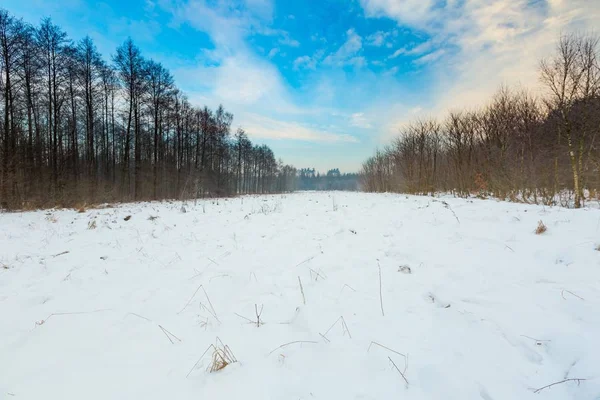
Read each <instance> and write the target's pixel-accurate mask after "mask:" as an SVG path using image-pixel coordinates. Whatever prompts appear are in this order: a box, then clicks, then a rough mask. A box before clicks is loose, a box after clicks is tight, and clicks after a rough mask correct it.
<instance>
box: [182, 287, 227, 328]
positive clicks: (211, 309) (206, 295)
mask: <svg viewBox="0 0 600 400" xmlns="http://www.w3.org/2000/svg"><path fill="white" fill-rule="evenodd" d="M200 289H202V291H203V292H204V296H205V297H206V300H208V304H209V305H210V309H208V308H206V307H204V308H206V310H207V311H208V312H209V313H210V314H211V315H212V316H213V317H214V318H215V319H216V320H217V321H218V322H221V321H220V320H219V317H218V316H217V312H216V311H215V308H214V307H213V305H212V302H211V301H210V298H209V297H208V293H206V290H205V289H204V285H200V286H198V288H197V289H196V291H195V292H194V294H193V295H192V297H190V299H189V300H188V302H187V303H185V306H183V308H182V309H181V310H180V311H179V312H178V313H177V314H181V313H182V312H183V311H184V310H185V309H186V308H187V306H189V305H190V303H191V302H192V300H194V297H196V294H197V293H198V291H199V290H200ZM200 304H201V305H202V306H203V304H202V303H200Z"/></svg>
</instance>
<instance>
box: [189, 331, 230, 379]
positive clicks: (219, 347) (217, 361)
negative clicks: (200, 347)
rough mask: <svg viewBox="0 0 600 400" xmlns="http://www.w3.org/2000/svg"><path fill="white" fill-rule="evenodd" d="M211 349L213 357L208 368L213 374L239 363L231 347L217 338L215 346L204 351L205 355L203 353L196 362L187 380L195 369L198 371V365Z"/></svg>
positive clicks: (212, 345)
mask: <svg viewBox="0 0 600 400" xmlns="http://www.w3.org/2000/svg"><path fill="white" fill-rule="evenodd" d="M211 349H212V351H213V352H212V355H211V362H210V365H209V366H208V368H207V371H208V372H210V373H212V372H217V371H220V370H222V369H224V368H225V367H227V366H228V365H229V364H233V363H236V362H237V358H236V357H235V355H234V354H233V352H232V351H231V349H230V348H229V346H227V345H225V344H223V342H222V341H221V339H220V338H219V337H217V339H216V342H215V344H211V345H210V346H208V347H207V349H206V350H205V351H204V353H202V355H201V356H200V358H198V361H196V364H194V366H193V367H192V369H190V371H189V372H188V374H187V375H186V376H185V377H186V378H187V377H188V376H190V374H191V373H192V372H193V371H194V369H196V367H197V366H198V364H200V361H202V359H203V358H204V356H205V355H206V353H208V351H209V350H211Z"/></svg>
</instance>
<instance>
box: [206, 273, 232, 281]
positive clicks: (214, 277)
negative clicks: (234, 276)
mask: <svg viewBox="0 0 600 400" xmlns="http://www.w3.org/2000/svg"><path fill="white" fill-rule="evenodd" d="M228 276H231V275H229V274H223V275H217V276H213V277H212V278H210V279H209V280H208V282H209V283H210V282H212V280H213V279H216V278H226V277H228Z"/></svg>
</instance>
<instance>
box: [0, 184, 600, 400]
mask: <svg viewBox="0 0 600 400" xmlns="http://www.w3.org/2000/svg"><path fill="white" fill-rule="evenodd" d="M443 201H445V202H447V204H448V207H446V205H445V204H444V203H443ZM184 207H185V210H186V212H185V213H183V212H182V210H181V208H182V204H181V202H173V203H166V202H165V203H143V204H126V205H121V206H118V207H116V208H107V209H96V210H89V211H86V212H85V213H77V212H76V211H71V210H62V211H56V210H55V211H39V212H27V213H5V214H1V215H0V228H1V229H0V230H1V231H0V262H1V263H2V264H1V265H0V398H1V399H5V398H6V399H15V400H22V399H61V400H64V399H103V400H105V399H144V400H151V399H160V400H165V399H195V400H197V399H245V400H258V399H326V400H329V399H392V398H394V399H398V398H402V399H449V398H452V399H484V400H491V399H529V398H531V399H534V398H535V399H539V398H543V399H597V398H598V396H599V395H600V379H599V378H600V252H598V251H596V250H595V247H596V245H597V244H599V243H600V242H597V240H600V238H599V237H598V234H599V232H600V210H594V209H583V210H567V209H563V208H544V207H541V206H530V205H523V204H511V203H506V202H496V201H491V200H488V201H485V200H461V199H454V198H437V199H433V198H428V197H410V196H409V197H407V196H402V195H376V194H361V193H298V194H292V195H275V196H247V197H243V198H235V199H221V200H207V201H198V202H197V203H193V202H188V203H186V204H185V205H184ZM128 215H131V219H130V220H129V221H124V217H126V216H128ZM150 216H155V217H156V218H155V219H154V220H149V217H150ZM455 216H456V217H455ZM539 220H543V221H544V223H545V224H546V225H547V227H548V231H547V232H546V233H544V234H542V235H536V234H534V230H535V228H536V226H537V223H538V221H539ZM92 221H95V226H96V227H95V229H89V228H90V226H93V224H94V222H92ZM67 251H68V253H64V252H67ZM61 253H63V254H61ZM378 262H379V265H380V266H381V288H382V290H381V299H382V303H383V310H384V312H385V316H382V310H381V304H380V292H379V268H378ZM402 267H408V268H402ZM409 269H410V271H409ZM298 277H300V279H301V281H302V285H303V290H304V295H305V298H306V305H304V304H303V298H302V293H301V291H300V288H299V282H298ZM200 286H201V287H200ZM194 293H195V295H194ZM205 293H206V294H205ZM206 295H208V298H207V297H206ZM188 302H189V304H188ZM186 304H187V306H186ZM255 304H256V305H257V307H258V309H259V311H260V309H261V308H262V309H263V312H262V317H261V320H262V321H263V322H264V324H262V325H261V326H260V327H257V325H256V323H254V324H252V323H249V322H248V321H247V320H246V319H244V318H243V317H245V318H247V319H249V320H256V316H255ZM61 313H64V314H61ZM213 313H214V314H215V315H214V316H213V315H212V314H213ZM236 314H239V315H240V316H242V317H240V316H238V315H236ZM340 317H343V319H340ZM336 321H337V322H336ZM334 322H335V325H333V324H334ZM344 323H345V326H347V329H345V327H344ZM159 325H160V326H161V327H162V328H164V329H165V331H164V332H163V330H162V329H161V328H160V327H159ZM332 325H333V327H332V328H331V329H330V330H329V331H328V329H329V328H330V327H331V326H332ZM167 331H168V332H170V333H171V334H172V335H174V336H175V337H170V338H169V336H170V335H169V334H168V332H167ZM327 331H328V332H327ZM321 334H322V335H325V337H323V336H321ZM217 338H220V340H221V341H222V342H223V343H224V344H226V345H227V346H229V348H230V349H231V351H232V352H233V354H234V355H235V357H236V358H237V360H238V362H237V363H233V364H230V365H229V366H227V367H226V368H224V369H222V370H221V371H218V372H214V373H209V372H208V371H207V368H209V365H210V361H211V352H209V353H207V355H206V356H205V357H204V358H203V359H201V360H200V362H199V363H198V365H197V367H196V368H195V369H192V366H194V364H196V362H197V361H198V358H199V357H200V355H202V353H203V352H204V351H205V350H206V349H207V348H208V346H209V345H211V344H215V341H216V340H217ZM178 339H180V341H179V340H178ZM294 341H309V342H316V343H295V344H291V345H288V346H284V347H282V348H279V349H277V350H275V349H276V348H277V347H279V346H280V345H283V344H286V343H289V342H294ZM172 342H173V343H172ZM371 342H376V343H377V344H371ZM379 345H382V346H385V347H388V348H389V349H392V350H394V351H390V350H387V349H386V348H384V347H381V346H379ZM273 350H275V351H273ZM396 352H399V353H403V354H407V355H408V362H407V365H405V360H404V357H402V356H401V355H399V354H397V353H396ZM388 357H389V358H390V359H391V360H393V361H394V363H395V364H396V365H397V367H398V368H399V370H400V371H402V372H404V376H405V377H406V380H407V381H408V385H407V384H406V382H405V381H404V379H403V378H402V376H401V375H400V373H399V372H398V371H397V370H396V369H395V368H394V366H393V365H392V363H391V362H390V359H389V358H388ZM405 368H406V369H405ZM190 371H191V372H190ZM188 373H189V376H188ZM186 376H187V377H186ZM575 378H582V379H587V380H586V381H581V382H580V383H579V384H578V383H577V382H574V381H571V382H566V383H563V384H559V385H555V386H553V387H550V388H547V389H544V390H542V391H541V392H540V393H538V394H536V393H534V390H535V389H538V388H541V387H543V386H545V385H548V384H551V383H554V382H557V381H561V380H563V379H575Z"/></svg>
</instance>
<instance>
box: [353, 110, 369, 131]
mask: <svg viewBox="0 0 600 400" xmlns="http://www.w3.org/2000/svg"><path fill="white" fill-rule="evenodd" d="M350 125H352V126H356V127H358V128H363V129H371V128H372V127H373V125H371V123H370V122H369V120H368V119H367V117H365V114H364V113H361V112H359V113H354V114H352V115H351V116H350Z"/></svg>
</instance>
